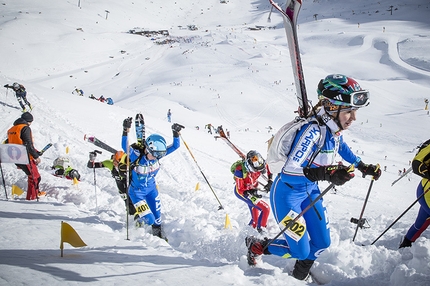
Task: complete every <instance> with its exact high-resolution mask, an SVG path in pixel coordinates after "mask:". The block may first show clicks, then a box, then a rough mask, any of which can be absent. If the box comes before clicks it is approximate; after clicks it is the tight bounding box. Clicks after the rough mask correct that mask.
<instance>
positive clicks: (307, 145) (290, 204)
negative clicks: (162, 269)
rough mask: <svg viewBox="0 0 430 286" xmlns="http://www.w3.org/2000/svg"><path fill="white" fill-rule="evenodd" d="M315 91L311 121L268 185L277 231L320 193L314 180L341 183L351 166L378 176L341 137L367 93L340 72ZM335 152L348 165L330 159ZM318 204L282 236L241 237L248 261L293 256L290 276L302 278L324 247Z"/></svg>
mask: <svg viewBox="0 0 430 286" xmlns="http://www.w3.org/2000/svg"><path fill="white" fill-rule="evenodd" d="M317 92H318V95H319V99H320V100H319V102H318V104H317V106H315V108H314V112H313V114H312V116H311V118H312V119H314V120H309V123H307V124H305V125H303V126H302V127H301V129H300V130H299V131H298V133H297V134H296V135H295V138H294V140H293V143H292V146H291V148H290V149H289V150H291V151H290V152H289V153H288V154H285V157H286V158H287V159H286V162H285V163H284V165H283V167H282V169H281V170H280V172H279V173H278V174H277V176H276V178H275V180H274V181H273V184H272V188H271V192H270V203H271V207H272V211H273V214H274V216H275V219H276V221H277V222H278V224H279V225H280V229H284V226H285V225H286V224H287V223H288V221H289V220H291V219H294V218H295V217H296V216H297V215H298V214H300V213H301V212H302V211H303V210H304V209H305V208H306V207H307V206H309V205H310V204H311V203H312V202H313V201H314V200H315V198H316V197H318V196H319V195H320V194H321V192H320V189H319V187H318V183H317V182H318V181H322V180H325V181H328V182H330V183H333V184H334V185H343V184H344V183H346V182H347V181H349V180H350V179H352V178H353V177H354V174H353V173H352V171H353V167H352V166H354V167H357V168H358V169H359V170H360V171H361V172H362V173H363V175H371V176H373V177H374V179H375V180H377V179H378V178H379V177H380V175H381V170H380V169H379V165H367V164H364V163H363V162H362V161H361V159H360V157H358V156H356V155H354V154H353V152H352V151H351V149H350V148H349V146H348V145H347V144H346V143H345V142H344V141H343V137H342V135H341V131H342V130H346V129H348V128H349V126H350V125H351V124H352V122H353V121H355V120H356V113H357V110H358V109H359V108H360V107H363V106H366V105H368V104H369V92H368V91H365V90H362V89H361V87H360V86H359V84H358V83H357V82H356V81H355V80H353V79H352V78H348V77H346V76H343V75H329V76H327V77H326V78H325V79H323V80H321V81H320V83H319V85H318V90H317ZM275 138H276V136H275ZM272 144H273V142H272ZM337 154H339V155H340V156H341V157H342V159H343V160H344V161H346V162H348V163H349V165H350V166H344V165H343V164H342V163H341V162H338V163H336V160H335V156H336V155H337ZM270 171H272V172H273V173H275V172H274V171H276V170H270ZM276 172H277V171H276ZM322 202H323V200H322V199H320V200H318V201H317V202H316V203H315V204H314V205H313V207H311V208H310V209H309V210H308V211H306V212H305V213H304V214H303V216H302V217H301V218H300V219H298V220H297V221H296V222H295V223H294V224H293V225H292V226H291V227H290V228H289V229H287V230H286V231H285V232H284V233H283V239H276V240H274V241H272V242H270V241H269V240H268V239H265V240H260V239H256V238H254V237H247V239H246V244H247V247H248V263H249V264H250V265H253V264H255V263H256V261H255V257H257V256H259V255H262V254H274V255H277V256H281V257H283V258H295V259H297V261H296V264H295V266H294V270H293V273H292V274H293V276H294V277H295V278H297V279H299V280H304V279H306V278H307V276H308V274H309V270H310V268H311V267H312V265H313V263H314V261H315V259H317V257H318V256H319V255H320V254H321V253H322V252H323V251H324V250H325V249H326V248H328V247H329V245H330V230H329V226H328V220H327V217H326V211H327V210H326V208H325V207H324V206H323V203H322ZM269 242H270V244H269Z"/></svg>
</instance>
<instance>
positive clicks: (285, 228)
mask: <svg viewBox="0 0 430 286" xmlns="http://www.w3.org/2000/svg"><path fill="white" fill-rule="evenodd" d="M353 171H354V165H351V166H350V167H349V168H348V172H349V173H350V172H353ZM334 186H335V184H334V183H331V184H330V185H329V186H328V187H327V188H325V190H324V191H323V192H322V193H321V194H319V195H318V197H316V198H315V200H313V201H312V202H311V203H310V204H309V205H308V206H307V207H306V208H304V209H303V210H302V212H301V213H299V214H298V215H297V216H296V217H295V218H293V219H291V220H289V221H288V223H287V224H286V225H285V227H284V228H283V229H282V230H281V231H280V232H279V233H278V234H277V235H276V236H275V237H274V238H272V239H271V240H270V241H269V243H267V244H266V246H265V247H264V249H266V248H267V247H268V246H269V245H270V244H272V243H273V242H274V241H275V240H276V239H277V238H278V237H279V236H281V235H282V234H283V233H284V232H285V231H286V230H287V229H289V228H291V227H293V226H294V224H295V223H296V221H298V220H299V218H301V217H302V216H303V215H304V214H305V213H306V212H307V211H308V210H309V209H310V208H312V207H313V206H314V205H315V204H316V203H317V202H318V201H319V200H320V199H321V198H322V197H323V196H324V195H325V194H326V193H327V192H328V191H330V190H331V189H332V188H333V187H334ZM264 249H263V250H264Z"/></svg>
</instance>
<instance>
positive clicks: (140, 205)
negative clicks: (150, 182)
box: [134, 200, 151, 217]
mask: <svg viewBox="0 0 430 286" xmlns="http://www.w3.org/2000/svg"><path fill="white" fill-rule="evenodd" d="M134 207H135V208H136V212H137V214H138V215H139V217H143V216H146V215H147V214H150V213H151V209H150V208H149V206H148V203H147V202H146V201H145V200H143V201H139V202H137V203H135V204H134Z"/></svg>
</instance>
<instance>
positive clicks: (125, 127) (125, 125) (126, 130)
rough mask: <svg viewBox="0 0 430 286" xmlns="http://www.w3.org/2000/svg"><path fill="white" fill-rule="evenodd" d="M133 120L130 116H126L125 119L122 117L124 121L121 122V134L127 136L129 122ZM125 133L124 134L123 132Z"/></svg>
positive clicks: (129, 126)
mask: <svg viewBox="0 0 430 286" xmlns="http://www.w3.org/2000/svg"><path fill="white" fill-rule="evenodd" d="M132 122H133V118H132V117H128V118H126V119H124V121H123V122H122V127H123V133H122V135H123V136H127V133H128V130H129V129H130V128H131V123H132ZM124 133H125V134H124Z"/></svg>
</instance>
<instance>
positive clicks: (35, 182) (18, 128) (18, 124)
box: [6, 112, 41, 200]
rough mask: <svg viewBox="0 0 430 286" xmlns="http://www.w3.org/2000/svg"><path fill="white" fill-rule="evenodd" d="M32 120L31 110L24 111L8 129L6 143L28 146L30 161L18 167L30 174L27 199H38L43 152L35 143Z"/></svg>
mask: <svg viewBox="0 0 430 286" xmlns="http://www.w3.org/2000/svg"><path fill="white" fill-rule="evenodd" d="M32 122H33V115H31V113H30V112H24V113H23V114H22V115H21V117H20V118H18V119H17V120H15V122H14V123H13V127H11V128H10V129H9V130H8V131H7V139H6V143H9V144H20V145H24V146H26V148H27V153H28V157H29V163H28V164H27V165H22V164H16V166H17V167H18V169H21V170H23V171H24V173H25V174H26V175H27V176H28V187H27V198H26V199H27V200H35V199H38V196H39V195H41V193H40V192H39V184H40V180H41V177H40V174H39V170H38V169H37V165H38V164H39V163H40V155H41V153H40V152H39V151H37V150H36V148H34V145H33V136H32V132H31V128H30V125H31V123H32Z"/></svg>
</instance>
